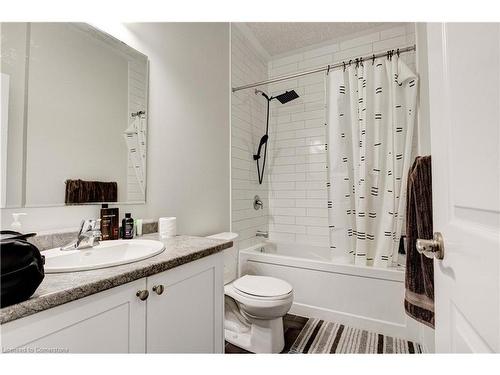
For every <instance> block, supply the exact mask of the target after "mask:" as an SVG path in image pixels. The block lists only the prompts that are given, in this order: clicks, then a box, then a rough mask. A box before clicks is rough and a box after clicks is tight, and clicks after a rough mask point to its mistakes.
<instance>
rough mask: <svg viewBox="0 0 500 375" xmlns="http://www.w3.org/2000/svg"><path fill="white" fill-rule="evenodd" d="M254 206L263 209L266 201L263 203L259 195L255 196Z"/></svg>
mask: <svg viewBox="0 0 500 375" xmlns="http://www.w3.org/2000/svg"><path fill="white" fill-rule="evenodd" d="M253 208H254V209H255V210H259V209H263V208H264V203H262V201H261V200H260V197H259V196H258V195H256V196H255V197H254V198H253Z"/></svg>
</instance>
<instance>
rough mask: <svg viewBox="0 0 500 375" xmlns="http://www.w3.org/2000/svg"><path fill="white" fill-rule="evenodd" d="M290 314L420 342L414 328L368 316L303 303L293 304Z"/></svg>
mask: <svg viewBox="0 0 500 375" xmlns="http://www.w3.org/2000/svg"><path fill="white" fill-rule="evenodd" d="M290 314H294V315H300V316H305V317H308V318H318V319H323V320H328V321H332V322H336V323H341V324H344V325H348V326H352V327H356V328H361V329H365V330H367V331H372V332H377V333H381V334H383V335H388V336H393V337H400V338H404V339H407V340H410V341H416V342H418V341H419V337H418V333H417V332H415V330H414V329H413V327H411V326H410V327H409V326H407V325H406V324H397V323H393V322H388V321H385V320H378V319H373V318H369V317H366V316H360V315H355V314H350V313H346V312H341V311H335V310H330V309H325V308H321V307H317V306H311V305H306V304H302V303H295V302H294V303H293V305H292V307H291V309H290Z"/></svg>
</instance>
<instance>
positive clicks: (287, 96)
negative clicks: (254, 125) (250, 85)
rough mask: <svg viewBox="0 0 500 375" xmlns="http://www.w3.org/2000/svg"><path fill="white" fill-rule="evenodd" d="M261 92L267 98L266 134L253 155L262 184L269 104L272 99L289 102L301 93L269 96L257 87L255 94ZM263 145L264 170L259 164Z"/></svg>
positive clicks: (264, 162) (263, 162) (264, 160)
mask: <svg viewBox="0 0 500 375" xmlns="http://www.w3.org/2000/svg"><path fill="white" fill-rule="evenodd" d="M258 94H261V95H262V96H263V97H264V98H266V99H267V117H266V134H264V135H263V136H262V138H261V139H260V142H259V147H258V149H257V153H256V154H254V155H253V160H255V161H256V162H257V175H258V177H259V184H262V180H263V179H264V169H265V167H266V155H267V141H268V140H269V135H268V133H269V104H270V103H271V100H273V99H278V100H279V102H280V103H281V104H285V103H288V102H289V101H292V100H294V99H297V98H298V97H299V95H298V94H297V93H296V92H295V90H292V91H285V92H284V93H283V94H280V95H278V96H271V97H269V96H268V95H267V94H266V93H265V92H264V91H261V90H258V89H255V95H258ZM262 147H264V159H263V161H262V171H261V170H260V164H259V159H260V153H261V151H262Z"/></svg>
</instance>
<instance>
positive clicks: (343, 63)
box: [342, 61, 345, 72]
mask: <svg viewBox="0 0 500 375" xmlns="http://www.w3.org/2000/svg"><path fill="white" fill-rule="evenodd" d="M342 65H344V72H345V61H342Z"/></svg>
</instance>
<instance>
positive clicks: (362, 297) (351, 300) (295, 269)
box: [238, 242, 418, 340]
mask: <svg viewBox="0 0 500 375" xmlns="http://www.w3.org/2000/svg"><path fill="white" fill-rule="evenodd" d="M329 257H330V249H328V248H323V247H317V246H308V245H297V244H282V243H273V242H266V243H264V244H261V245H256V246H252V247H249V248H247V249H242V250H240V252H239V269H238V272H239V274H240V275H242V274H253V275H263V276H274V277H278V278H280V279H283V280H286V281H288V282H289V283H290V284H292V285H293V288H294V303H293V306H292V309H291V310H290V313H292V314H297V315H303V316H308V317H315V318H320V319H326V320H330V321H335V322H339V323H342V324H346V325H351V326H354V327H358V328H363V329H367V330H370V331H375V332H379V333H382V334H386V335H391V336H397V337H403V338H407V339H409V340H418V326H417V323H416V322H415V321H413V320H412V319H410V318H407V316H406V314H405V312H404V305H403V298H404V271H403V270H402V269H396V268H391V269H384V268H373V267H362V266H355V265H351V264H345V263H344V264H342V263H340V262H333V261H331V260H330V258H329Z"/></svg>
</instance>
